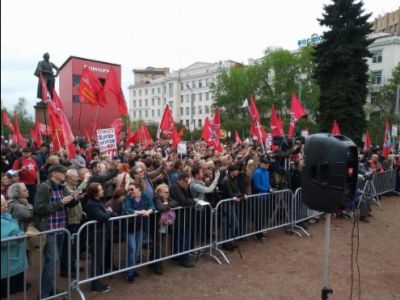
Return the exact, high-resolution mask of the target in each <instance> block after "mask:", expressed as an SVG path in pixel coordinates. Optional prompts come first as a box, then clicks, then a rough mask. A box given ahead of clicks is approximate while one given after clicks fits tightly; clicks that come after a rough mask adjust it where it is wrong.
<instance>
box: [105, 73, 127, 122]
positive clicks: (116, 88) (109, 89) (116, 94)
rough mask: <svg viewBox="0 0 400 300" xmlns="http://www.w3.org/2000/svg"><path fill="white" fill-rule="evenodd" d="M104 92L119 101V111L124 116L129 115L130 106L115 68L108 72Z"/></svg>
mask: <svg viewBox="0 0 400 300" xmlns="http://www.w3.org/2000/svg"><path fill="white" fill-rule="evenodd" d="M104 92H105V93H107V94H108V95H110V96H111V97H112V98H113V99H115V100H116V101H117V103H118V107H119V111H120V112H121V114H122V115H123V116H127V115H128V108H127V107H126V102H125V97H124V93H123V92H122V89H121V85H120V83H119V81H118V78H117V74H116V73H115V70H114V69H113V68H111V69H110V72H109V73H108V76H107V80H106V83H105V85H104Z"/></svg>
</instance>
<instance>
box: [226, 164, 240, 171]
mask: <svg viewBox="0 0 400 300" xmlns="http://www.w3.org/2000/svg"><path fill="white" fill-rule="evenodd" d="M238 170H239V168H238V166H237V165H236V164H233V165H230V166H229V167H228V172H229V173H230V172H233V171H238Z"/></svg>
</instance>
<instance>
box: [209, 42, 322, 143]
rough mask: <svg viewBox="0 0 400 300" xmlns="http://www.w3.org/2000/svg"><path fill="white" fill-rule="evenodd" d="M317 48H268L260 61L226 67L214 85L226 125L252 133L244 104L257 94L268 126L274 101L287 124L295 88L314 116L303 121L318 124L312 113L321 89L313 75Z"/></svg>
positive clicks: (216, 98)
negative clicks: (245, 115) (230, 67)
mask: <svg viewBox="0 0 400 300" xmlns="http://www.w3.org/2000/svg"><path fill="white" fill-rule="evenodd" d="M313 51H314V50H313V48H312V47H304V48H301V49H300V51H299V52H298V53H291V52H289V51H287V50H283V49H267V50H266V51H265V57H264V59H262V61H260V62H259V63H257V64H254V65H250V66H247V67H236V68H232V69H231V70H229V71H223V72H222V73H221V74H220V76H219V77H218V80H217V82H216V84H214V85H212V86H211V90H212V92H213V93H214V95H215V103H214V106H218V107H220V108H221V111H222V112H223V113H222V124H223V127H224V128H225V129H227V130H228V131H231V132H234V130H235V129H237V130H238V132H239V133H240V135H243V134H245V135H246V136H247V135H248V128H249V120H248V118H246V119H243V109H242V104H243V101H244V100H245V99H246V98H248V97H249V95H251V94H253V95H254V97H255V101H256V104H257V107H258V110H259V113H260V117H261V122H262V124H263V125H264V126H265V127H266V128H268V125H269V120H268V118H269V111H270V107H271V105H272V104H274V105H275V107H276V109H277V112H278V113H279V114H280V115H281V116H282V118H283V121H284V123H285V128H287V127H288V120H289V119H290V117H289V114H290V103H291V95H292V93H293V92H295V93H296V94H298V95H299V96H300V100H301V101H302V103H303V104H304V106H305V107H306V109H307V110H308V111H309V113H310V114H309V115H310V118H309V119H308V120H307V121H306V122H302V123H303V125H307V124H308V125H309V127H312V128H316V126H315V124H314V123H313V118H312V116H313V115H314V113H315V110H316V108H317V103H318V95H319V89H318V86H317V85H316V83H315V82H314V80H313V77H312V73H313V69H314V63H313V61H312V53H313ZM302 123H299V124H302ZM298 128H300V127H298ZM268 131H269V130H268Z"/></svg>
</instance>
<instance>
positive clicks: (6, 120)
mask: <svg viewBox="0 0 400 300" xmlns="http://www.w3.org/2000/svg"><path fill="white" fill-rule="evenodd" d="M1 123H2V124H4V125H6V126H7V127H8V128H9V129H10V130H11V131H14V126H13V125H12V124H11V121H10V119H9V118H8V115H7V113H6V111H5V110H2V111H1Z"/></svg>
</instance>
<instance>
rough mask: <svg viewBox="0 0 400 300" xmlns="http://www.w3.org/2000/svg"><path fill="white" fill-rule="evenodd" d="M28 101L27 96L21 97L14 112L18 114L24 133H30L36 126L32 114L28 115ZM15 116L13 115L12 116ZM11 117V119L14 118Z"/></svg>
mask: <svg viewBox="0 0 400 300" xmlns="http://www.w3.org/2000/svg"><path fill="white" fill-rule="evenodd" d="M26 106H27V101H26V99H25V98H22V97H21V98H19V99H18V103H17V104H16V105H15V106H14V114H15V113H16V114H17V116H18V123H19V129H20V131H21V134H22V135H24V136H25V135H29V134H30V130H31V129H32V128H33V126H34V122H33V119H32V117H31V116H29V115H28V111H27V109H26ZM12 118H13V117H12ZM12 118H10V120H12Z"/></svg>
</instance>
